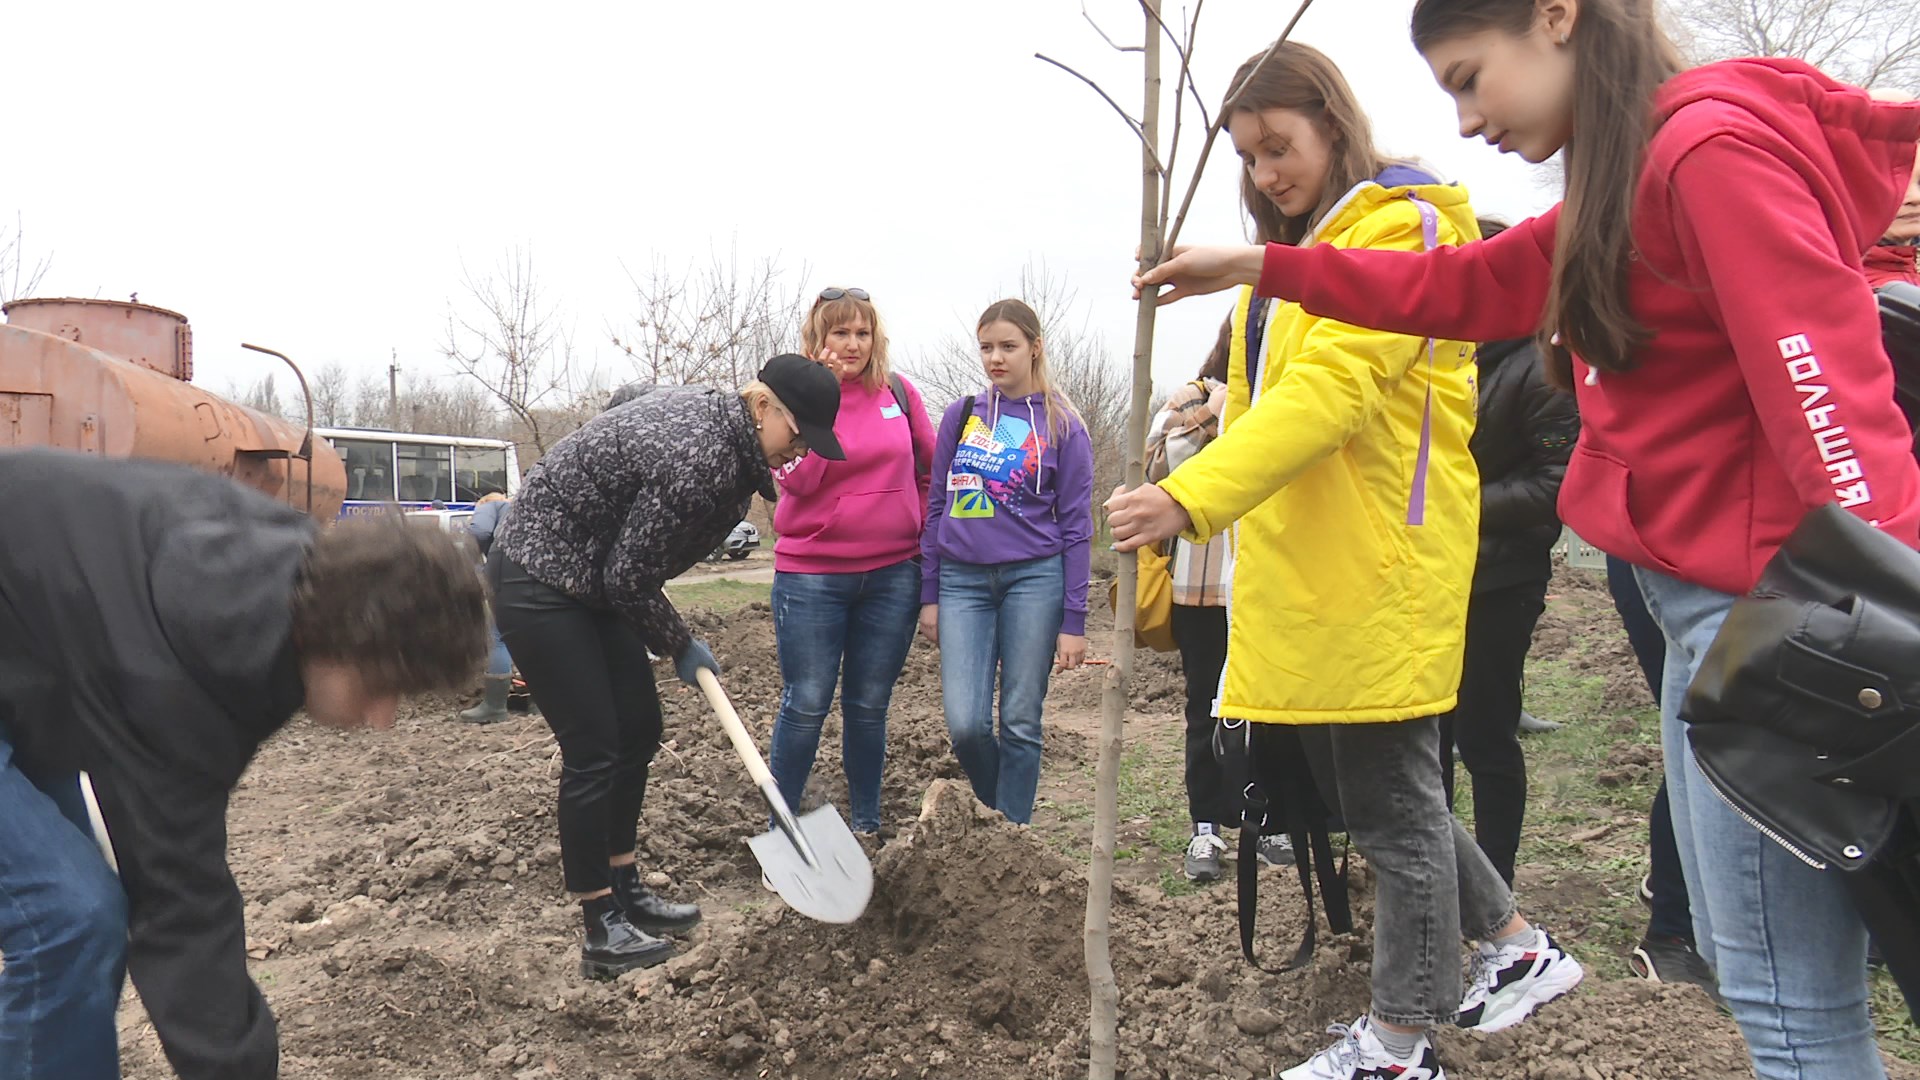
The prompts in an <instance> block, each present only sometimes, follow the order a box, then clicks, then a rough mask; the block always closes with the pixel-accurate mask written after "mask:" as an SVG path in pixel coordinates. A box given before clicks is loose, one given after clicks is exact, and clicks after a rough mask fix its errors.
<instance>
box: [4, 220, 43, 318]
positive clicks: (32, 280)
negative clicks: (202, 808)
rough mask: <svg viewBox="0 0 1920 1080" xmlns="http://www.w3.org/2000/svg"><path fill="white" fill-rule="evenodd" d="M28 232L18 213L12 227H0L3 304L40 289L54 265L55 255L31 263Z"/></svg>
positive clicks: (30, 294)
mask: <svg viewBox="0 0 1920 1080" xmlns="http://www.w3.org/2000/svg"><path fill="white" fill-rule="evenodd" d="M26 235H27V230H26V226H25V225H23V224H22V223H21V218H20V215H19V214H15V215H14V216H13V227H12V228H7V227H6V226H0V304H4V303H6V302H8V301H10V300H18V299H20V298H21V297H23V296H32V295H33V294H34V293H36V292H38V291H39V290H40V282H41V281H42V280H43V279H45V278H46V276H47V271H48V270H50V269H52V268H53V256H52V255H42V256H41V257H40V259H39V261H37V262H34V263H32V264H31V265H29V264H28V260H27V249H26Z"/></svg>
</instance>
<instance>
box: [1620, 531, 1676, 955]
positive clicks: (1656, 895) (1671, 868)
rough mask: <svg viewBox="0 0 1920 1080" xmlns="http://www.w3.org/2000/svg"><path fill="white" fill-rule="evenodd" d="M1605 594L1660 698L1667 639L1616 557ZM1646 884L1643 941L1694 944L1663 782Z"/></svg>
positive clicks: (1650, 833) (1629, 568)
mask: <svg viewBox="0 0 1920 1080" xmlns="http://www.w3.org/2000/svg"><path fill="white" fill-rule="evenodd" d="M1607 592H1608V593H1609V594H1611V595H1612V597H1613V609H1614V610H1615V611H1617V612H1619V613H1620V625H1622V626H1624V627H1625V628H1626V631H1627V644H1628V645H1629V646H1630V647H1631V648H1632V649H1633V657H1634V659H1635V660H1636V661H1638V662H1639V664H1640V673H1641V674H1642V675H1644V676H1646V679H1647V690H1648V692H1649V693H1651V694H1652V695H1653V700H1654V701H1656V702H1657V701H1659V700H1660V699H1661V697H1663V696H1664V695H1662V694H1661V692H1660V686H1661V684H1662V683H1664V682H1666V674H1665V672H1666V666H1667V639H1666V636H1665V635H1663V634H1662V633H1661V632H1660V627H1659V625H1658V624H1657V623H1655V622H1654V621H1653V616H1652V615H1649V614H1648V613H1647V598H1646V596H1645V595H1644V594H1643V593H1642V592H1641V591H1640V579H1639V577H1638V576H1637V575H1636V573H1635V571H1634V569H1633V564H1632V563H1630V562H1628V561H1626V560H1625V559H1622V558H1620V557H1619V556H1617V555H1609V556H1607ZM1647 884H1648V887H1649V888H1650V889H1652V891H1653V900H1652V901H1651V902H1650V904H1649V906H1650V907H1651V909H1652V910H1651V912H1650V914H1649V915H1648V917H1647V936H1648V937H1667V938H1679V939H1681V940H1683V941H1687V942H1691V941H1693V911H1692V909H1691V908H1690V907H1689V906H1688V902H1687V880H1686V878H1685V876H1684V875H1682V874H1681V872H1680V850H1679V848H1677V847H1676V846H1675V841H1674V838H1673V801H1672V800H1671V799H1669V798H1668V797H1667V782H1666V781H1665V780H1662V781H1660V790H1658V791H1656V792H1654V795H1653V811H1652V813H1651V814H1649V815H1648V817H1647Z"/></svg>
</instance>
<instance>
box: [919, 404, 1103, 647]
mask: <svg viewBox="0 0 1920 1080" xmlns="http://www.w3.org/2000/svg"><path fill="white" fill-rule="evenodd" d="M969 401H971V402H972V403H973V410H972V415H971V416H969V417H968V419H967V421H966V425H967V429H966V431H964V432H962V431H961V430H960V426H961V421H960V417H961V415H962V413H963V412H965V411H966V407H967V403H968V402H969ZM1056 413H1057V414H1058V419H1059V421H1060V422H1061V425H1062V427H1063V429H1064V430H1063V432H1062V434H1061V437H1060V438H1057V439H1056V438H1051V437H1049V435H1048V432H1047V401H1046V395H1044V394H1030V395H1028V396H1027V397H1024V398H1009V397H1005V396H1003V395H1001V393H1000V392H999V391H998V390H997V389H994V388H992V387H989V388H988V389H986V390H983V391H981V392H980V393H979V394H976V395H974V396H973V397H972V398H961V399H960V400H959V401H956V402H954V403H953V404H952V405H949V406H947V411H946V414H945V415H944V416H942V417H941V418H940V431H939V433H938V435H937V436H936V438H935V441H934V449H933V488H932V491H930V492H929V493H928V496H927V526H926V531H925V532H924V533H923V534H921V538H920V550H921V554H922V556H923V557H924V558H923V560H922V563H921V577H920V602H921V603H923V604H934V603H938V602H939V600H940V560H942V559H952V560H953V561H955V562H964V563H975V564H981V565H992V564H996V563H1010V562H1024V561H1026V560H1028V559H1041V558H1045V557H1047V556H1049V555H1061V554H1064V555H1065V556H1066V559H1065V570H1066V586H1067V601H1066V617H1065V619H1064V620H1063V621H1062V622H1061V624H1060V632H1061V633H1063V634H1085V633H1086V632H1087V576H1088V573H1089V571H1090V569H1091V567H1092V560H1093V548H1092V545H1093V443H1092V442H1091V441H1090V440H1089V439H1088V438H1087V429H1086V426H1085V425H1083V424H1082V423H1081V422H1080V420H1079V418H1078V417H1075V416H1073V415H1072V414H1071V413H1068V412H1066V411H1065V410H1059V409H1056Z"/></svg>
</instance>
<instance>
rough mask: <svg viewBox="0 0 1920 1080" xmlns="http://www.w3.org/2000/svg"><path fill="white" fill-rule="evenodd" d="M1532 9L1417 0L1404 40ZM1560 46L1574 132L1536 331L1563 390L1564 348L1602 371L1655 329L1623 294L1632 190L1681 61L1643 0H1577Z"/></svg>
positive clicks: (1529, 14)
mask: <svg viewBox="0 0 1920 1080" xmlns="http://www.w3.org/2000/svg"><path fill="white" fill-rule="evenodd" d="M1536 11H1537V8H1536V6H1535V0H1419V2H1418V3H1416V4H1415V5H1414V7H1413V45H1414V47H1415V48H1417V49H1419V50H1420V51H1421V52H1423V53H1424V52H1426V51H1427V50H1428V49H1429V48H1431V47H1432V46H1434V45H1436V44H1439V43H1440V42H1442V41H1448V40H1451V39H1453V38H1457V37H1460V36H1461V35H1463V34H1473V33H1478V32H1480V31H1483V30H1498V31H1501V32H1503V33H1506V34H1510V35H1513V36H1515V37H1519V36H1523V35H1525V34H1526V33H1527V32H1528V31H1529V30H1531V29H1532V28H1533V24H1534V18H1535V14H1536ZM1568 47H1569V48H1571V49H1572V50H1573V61H1574V76H1573V124H1572V131H1573V135H1572V137H1570V138H1569V139H1568V140H1567V145H1566V148H1565V150H1564V151H1563V153H1564V154H1565V156H1566V174H1567V186H1566V198H1565V201H1564V202H1562V204H1561V206H1560V224H1559V232H1558V233H1557V235H1556V236H1555V237H1554V248H1553V286H1552V290H1551V292H1550V293H1549V295H1548V299H1547V310H1546V313H1545V315H1544V317H1543V318H1542V320H1541V323H1540V331H1539V338H1540V354H1541V355H1542V356H1543V357H1545V358H1546V364H1547V374H1548V376H1549V377H1550V378H1551V379H1552V381H1553V382H1554V383H1555V384H1556V385H1558V386H1560V387H1561V388H1563V389H1565V388H1567V387H1570V386H1571V385H1572V383H1573V365H1572V362H1571V360H1570V358H1569V356H1568V350H1569V349H1571V350H1572V351H1573V352H1576V353H1578V354H1580V359H1582V360H1584V361H1586V362H1587V363H1589V364H1591V365H1593V366H1594V367H1596V368H1599V369H1600V370H1602V371H1626V370H1629V369H1631V368H1632V367H1633V366H1634V364H1635V363H1636V362H1637V358H1636V357H1635V355H1634V354H1635V352H1636V351H1637V350H1638V349H1639V347H1640V346H1641V345H1644V344H1645V343H1646V342H1647V340H1648V338H1649V337H1651V336H1652V335H1651V334H1650V333H1649V332H1648V331H1647V328H1646V327H1645V326H1643V325H1641V323H1640V321H1639V320H1638V319H1636V318H1634V315H1633V311H1632V309H1631V307H1630V306H1629V305H1628V302H1627V266H1628V264H1629V262H1631V260H1632V259H1633V257H1634V243H1633V201H1634V200H1633V196H1634V188H1635V186H1636V185H1637V184H1638V183H1639V181H1640V166H1641V163H1642V161H1643V159H1644V158H1645V157H1646V149H1647V141H1648V140H1649V139H1651V138H1652V137H1653V130H1654V126H1655V125H1654V119H1653V96H1654V92H1655V91H1657V90H1658V89H1659V88H1660V85H1661V84H1662V83H1664V82H1666V81H1667V80H1668V79H1670V78H1672V77H1673V76H1674V75H1676V74H1678V73H1679V72H1680V71H1681V70H1683V69H1684V68H1685V67H1686V62H1685V61H1683V60H1682V59H1681V57H1680V51H1679V50H1678V49H1676V48H1674V45H1673V42H1672V41H1670V40H1668V38H1667V35H1666V32H1665V31H1663V30H1662V29H1661V28H1660V21H1659V19H1658V18H1657V17H1656V16H1655V14H1654V11H1653V3H1652V0H1581V3H1580V7H1579V18H1578V20H1577V21H1576V23H1575V25H1574V29H1573V32H1572V34H1571V36H1570V40H1569V42H1568ZM1556 335H1558V340H1557V341H1556V340H1555V336H1556ZM1563 346H1564V347H1563Z"/></svg>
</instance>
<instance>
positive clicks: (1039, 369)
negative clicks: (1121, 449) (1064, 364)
mask: <svg viewBox="0 0 1920 1080" xmlns="http://www.w3.org/2000/svg"><path fill="white" fill-rule="evenodd" d="M997 322H1003V323H1008V324H1010V325H1012V327H1013V328H1014V329H1015V330H1018V331H1020V336H1021V337H1024V338H1026V339H1027V344H1029V345H1031V346H1033V385H1035V386H1037V387H1039V388H1040V392H1041V393H1042V394H1045V395H1046V400H1047V435H1048V436H1050V437H1052V438H1055V439H1058V438H1059V437H1060V436H1061V435H1062V434H1065V433H1066V432H1068V431H1069V430H1070V429H1069V427H1068V425H1067V423H1066V422H1065V421H1064V420H1062V419H1061V417H1063V416H1071V417H1073V418H1074V419H1075V420H1080V410H1079V409H1076V408H1074V406H1073V399H1072V398H1069V397H1068V396H1067V393H1066V391H1064V390H1061V389H1060V388H1058V387H1056V386H1055V385H1054V384H1053V376H1052V374H1051V373H1050V372H1049V371H1048V370H1047V345H1046V339H1045V337H1044V336H1043V335H1042V331H1041V325H1040V316H1039V314H1038V313H1036V312H1035V311H1034V310H1033V308H1032V307H1030V306H1029V305H1028V304H1027V302H1026V301H1024V300H996V301H994V302H993V303H991V304H989V305H987V310H985V311H983V312H981V313H980V321H979V322H977V323H975V324H974V325H973V329H974V332H975V333H979V332H980V331H982V330H985V329H986V328H987V327H989V326H992V325H993V324H994V323H997ZM1085 424H1086V421H1084V420H1082V421H1081V425H1082V426H1085Z"/></svg>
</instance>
